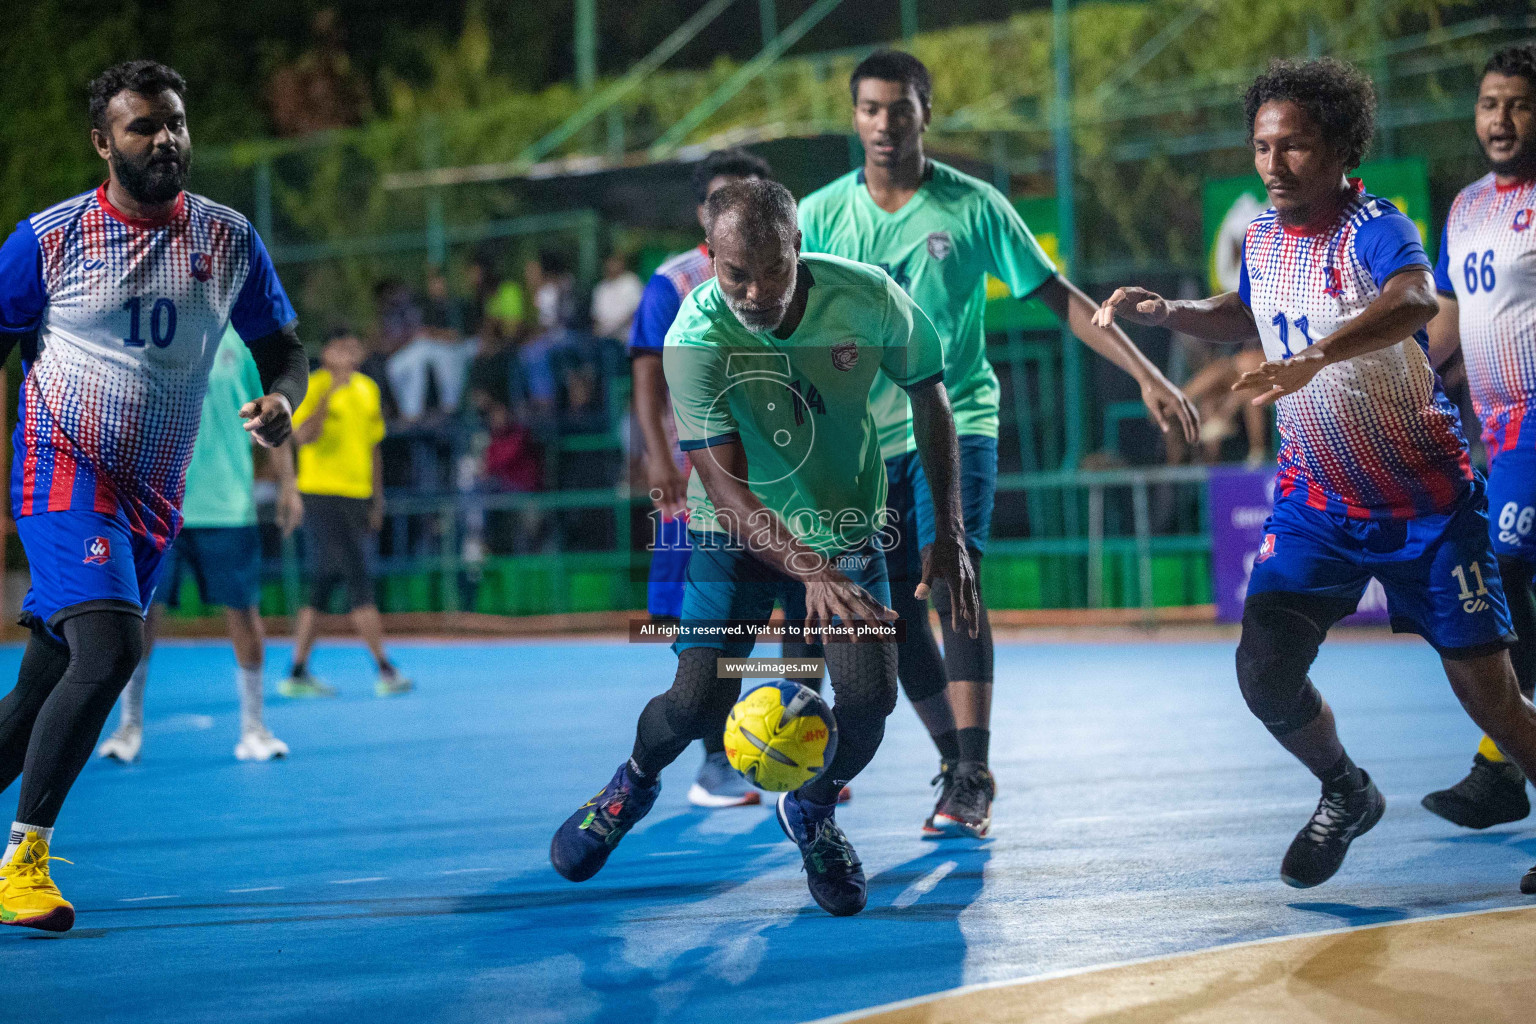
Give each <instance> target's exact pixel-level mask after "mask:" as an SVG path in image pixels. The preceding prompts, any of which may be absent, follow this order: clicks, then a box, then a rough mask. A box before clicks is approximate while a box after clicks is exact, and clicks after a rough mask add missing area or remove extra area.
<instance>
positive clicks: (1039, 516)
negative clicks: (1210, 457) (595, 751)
mask: <svg viewBox="0 0 1536 1024" xmlns="http://www.w3.org/2000/svg"><path fill="white" fill-rule="evenodd" d="M1206 478H1207V471H1206V469H1205V467H1200V466H1181V467H1155V468H1145V469H1124V470H1106V471H1087V472H1065V471H1062V472H1030V473H1005V474H1002V475H1001V476H999V478H998V495H997V516H998V521H999V522H1000V523H1007V522H1012V523H1014V524H1018V523H1020V522H1023V521H1025V519H1026V518H1027V523H1028V528H1027V530H1023V529H1017V528H1015V529H1012V530H1003V531H995V532H994V535H993V538H992V540H991V543H990V544H989V545H988V548H987V555H986V557H985V558H984V559H983V563H982V582H983V585H984V586H985V587H986V591H987V599H988V603H989V605H990V606H991V607H994V608H999V609H1007V608H1087V609H1100V608H1139V609H1141V610H1142V612H1143V613H1144V615H1145V617H1146V618H1147V619H1148V621H1150V620H1151V618H1152V617H1153V614H1154V609H1156V608H1158V607H1166V606H1188V605H1203V604H1208V603H1210V600H1211V586H1210V531H1209V525H1208V515H1207V510H1206V488H1205V483H1206ZM1159 502H1160V503H1161V505H1162V506H1163V507H1162V509H1161V513H1160V514H1159V513H1158V512H1157V510H1156V509H1155V506H1156V505H1158V504H1159ZM1022 509H1027V517H1021V516H1020V514H1019V513H1020V511H1021V510H1022ZM264 511H265V510H264ZM493 514H507V515H519V516H533V517H545V518H546V519H549V520H555V519H558V517H562V516H575V515H579V514H587V515H592V514H598V515H599V517H600V520H601V523H602V524H603V525H602V529H603V530H604V532H608V533H610V534H611V536H612V539H613V543H612V545H611V546H610V547H608V548H606V549H605V550H596V551H574V550H565V551H549V552H540V553H535V554H521V555H506V554H500V555H499V554H484V555H481V554H476V553H475V552H474V550H473V549H472V547H467V546H466V545H465V543H464V538H465V531H466V523H468V522H470V521H472V520H474V519H475V518H476V517H484V516H487V515H493ZM649 514H650V501H649V499H647V498H646V497H645V496H643V495H640V494H635V493H631V492H630V490H629V489H628V488H627V487H623V488H597V489H589V490H572V491H559V492H550V493H543V494H448V495H406V494H399V495H391V496H390V497H389V500H388V502H387V523H386V527H385V535H386V536H389V535H391V534H395V535H402V536H403V535H409V536H413V537H415V538H417V539H418V545H419V547H421V548H422V549H423V550H420V551H418V552H416V553H393V554H390V555H387V556H385V557H382V558H380V559H379V560H378V564H377V569H378V576H379V585H378V594H379V603H380V607H381V608H382V609H383V610H385V611H395V612H457V611H471V612H482V613H489V614H497V615H537V614H555V613H566V612H596V611H612V610H625V609H640V608H643V607H644V606H645V589H646V588H645V580H646V574H647V568H648V566H649V564H650V554H649V551H648V550H647V548H646V542H647V536H648V531H649V523H650V520H649V519H648V515H649ZM298 554H299V552H298V546H297V544H296V543H295V542H294V541H293V540H292V539H290V540H289V541H288V542H287V543H285V544H284V545H283V547H282V552H281V555H280V556H277V557H273V558H269V559H268V560H267V562H266V564H265V566H264V587H263V595H262V611H263V613H265V614H288V613H291V612H292V611H293V610H294V609H296V608H297V607H298V605H299V603H300V601H301V596H302V593H303V591H302V577H303V572H302V568H301V565H300V563H299V560H298ZM182 596H183V604H182V610H181V611H180V612H179V614H181V615H186V616H196V615H200V614H206V613H207V610H206V609H203V608H202V607H201V606H200V605H199V604H198V602H197V600H196V596H195V590H194V588H192V587H190V586H188V587H187V588H186V589H185V590H184V592H183V595H182Z"/></svg>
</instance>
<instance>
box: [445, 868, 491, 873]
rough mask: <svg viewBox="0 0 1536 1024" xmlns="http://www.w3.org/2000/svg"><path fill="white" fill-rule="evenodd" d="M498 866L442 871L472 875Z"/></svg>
mask: <svg viewBox="0 0 1536 1024" xmlns="http://www.w3.org/2000/svg"><path fill="white" fill-rule="evenodd" d="M497 870H499V869H498V868H454V869H453V870H452V871H444V872H443V874H445V875H473V874H478V873H479V872H481V871H497Z"/></svg>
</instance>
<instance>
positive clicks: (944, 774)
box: [923, 761, 955, 839]
mask: <svg viewBox="0 0 1536 1024" xmlns="http://www.w3.org/2000/svg"><path fill="white" fill-rule="evenodd" d="M928 785H930V786H935V787H937V788H938V791H939V795H938V799H936V800H935V801H934V802H933V813H932V814H930V815H928V820H927V821H925V822H923V838H924V839H936V838H938V837H939V836H943V835H947V834H948V833H947V832H945V831H944V829H943V828H941V827H939V826H938V825H937V824H935V823H934V820H933V819H934V818H935V817H937V816H938V813H939V812H940V811H942V810H943V809H944V805H945V804H946V803H948V802H949V791H950V790H952V789H954V788H955V767H954V765H952V764H950V763H949V762H947V761H940V762H939V774H937V775H935V776H934V777H933V778H932V779H930V780H928Z"/></svg>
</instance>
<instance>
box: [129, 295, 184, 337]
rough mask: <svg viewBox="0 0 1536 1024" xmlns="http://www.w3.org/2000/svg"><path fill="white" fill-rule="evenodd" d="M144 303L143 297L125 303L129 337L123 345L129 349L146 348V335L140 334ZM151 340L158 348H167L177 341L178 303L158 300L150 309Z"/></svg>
mask: <svg viewBox="0 0 1536 1024" xmlns="http://www.w3.org/2000/svg"><path fill="white" fill-rule="evenodd" d="M143 302H144V298H143V296H140V295H135V296H134V297H133V298H131V299H129V300H128V301H127V302H124V303H123V308H124V309H126V310H127V311H128V337H126V338H124V339H123V344H124V345H125V346H127V347H128V348H143V347H144V335H143V334H142V333H140V332H141V330H142V326H141V325H142V323H143V319H144V317H143V313H142V309H143ZM149 340H150V341H152V342H154V343H155V347H156V348H165V346H167V345H169V344H170V343H171V342H172V341H175V340H176V303H174V302H172V301H171V300H170V299H156V300H155V304H154V306H152V307H151V308H150V311H149Z"/></svg>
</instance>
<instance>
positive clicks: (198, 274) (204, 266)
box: [192, 252, 213, 281]
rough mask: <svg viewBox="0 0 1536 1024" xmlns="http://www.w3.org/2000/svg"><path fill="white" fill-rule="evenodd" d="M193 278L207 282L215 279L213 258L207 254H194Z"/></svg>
mask: <svg viewBox="0 0 1536 1024" xmlns="http://www.w3.org/2000/svg"><path fill="white" fill-rule="evenodd" d="M192 276H193V277H195V278H197V279H198V280H199V281H207V280H208V279H209V278H211V277H213V257H212V256H210V255H208V254H207V253H205V252H195V253H193V254H192Z"/></svg>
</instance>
